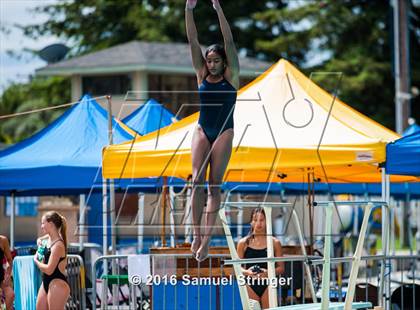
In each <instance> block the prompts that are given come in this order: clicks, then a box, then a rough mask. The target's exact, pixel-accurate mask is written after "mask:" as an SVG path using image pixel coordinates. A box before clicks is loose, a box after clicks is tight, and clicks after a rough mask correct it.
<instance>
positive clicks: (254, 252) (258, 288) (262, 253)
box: [244, 246, 267, 297]
mask: <svg viewBox="0 0 420 310" xmlns="http://www.w3.org/2000/svg"><path fill="white" fill-rule="evenodd" d="M261 257H267V248H265V249H254V248H251V247H249V246H248V247H247V248H246V250H245V253H244V258H261ZM254 265H258V266H260V268H264V269H267V263H255V264H246V265H245V268H246V269H249V268H251V267H252V266H254ZM250 287H251V288H252V290H253V291H254V292H255V294H257V295H258V296H259V297H261V296H262V295H263V294H264V292H265V290H266V288H267V285H262V284H255V285H250Z"/></svg>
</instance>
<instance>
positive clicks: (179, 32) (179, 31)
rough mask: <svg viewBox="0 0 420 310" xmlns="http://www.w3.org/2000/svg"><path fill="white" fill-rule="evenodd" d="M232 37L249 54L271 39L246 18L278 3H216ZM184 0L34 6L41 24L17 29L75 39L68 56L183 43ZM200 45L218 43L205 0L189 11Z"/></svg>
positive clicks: (89, 0) (90, 0)
mask: <svg viewBox="0 0 420 310" xmlns="http://www.w3.org/2000/svg"><path fill="white" fill-rule="evenodd" d="M222 3H223V8H224V11H225V12H226V15H227V17H228V20H229V22H230V24H231V27H232V32H233V34H234V37H235V41H236V43H237V45H238V46H239V47H241V48H242V49H243V50H244V52H246V53H248V54H249V55H252V54H254V52H255V39H256V38H260V39H263V40H272V39H274V38H275V37H276V35H275V34H274V33H272V32H271V31H268V30H269V29H266V28H265V26H264V25H262V24H260V23H259V22H258V21H257V20H255V19H254V18H253V17H252V16H253V14H254V13H257V12H260V11H263V10H266V9H267V8H268V7H270V8H273V9H277V8H280V7H282V6H284V5H283V4H282V2H281V1H268V0H263V1H254V0H242V1H241V3H240V5H238V3H237V2H236V1H222ZM184 8H185V0H143V1H141V0H139V1H134V0H107V1H103V0H73V1H63V2H59V3H56V4H49V5H45V6H42V5H40V6H39V7H38V8H36V12H38V13H43V14H47V15H49V17H50V18H49V19H48V21H46V22H45V23H42V24H36V25H30V26H27V27H23V29H24V32H25V34H26V35H28V36H29V37H32V38H38V37H40V36H43V35H46V34H49V35H56V36H61V37H62V38H63V39H66V40H70V42H74V43H75V48H74V49H73V51H72V52H73V53H74V54H80V53H86V52H90V51H94V50H98V49H103V48H106V47H109V46H113V45H116V44H120V43H124V42H127V41H131V40H144V41H163V42H186V35H185V25H184ZM194 15H195V19H196V23H197V30H198V32H199V39H200V42H201V43H202V44H205V45H206V44H208V45H209V44H211V43H214V42H222V37H221V34H220V31H219V29H218V19H217V16H216V12H215V11H214V10H213V8H212V4H211V0H200V1H199V2H198V5H197V7H196V9H195V12H194Z"/></svg>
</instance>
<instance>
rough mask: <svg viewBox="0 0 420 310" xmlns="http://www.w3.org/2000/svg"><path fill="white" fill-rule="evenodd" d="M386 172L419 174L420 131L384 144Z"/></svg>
mask: <svg viewBox="0 0 420 310" xmlns="http://www.w3.org/2000/svg"><path fill="white" fill-rule="evenodd" d="M385 171H386V173H387V174H398V175H410V176H420V131H417V132H414V133H412V134H411V135H408V136H405V137H402V138H401V139H398V140H396V141H394V142H392V143H389V144H388V145H387V146H386V166H385Z"/></svg>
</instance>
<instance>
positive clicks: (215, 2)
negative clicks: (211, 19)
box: [211, 0, 222, 11]
mask: <svg viewBox="0 0 420 310" xmlns="http://www.w3.org/2000/svg"><path fill="white" fill-rule="evenodd" d="M211 2H212V3H213V8H214V9H215V10H216V11H218V10H220V9H221V8H222V7H221V6H220V3H219V0H211Z"/></svg>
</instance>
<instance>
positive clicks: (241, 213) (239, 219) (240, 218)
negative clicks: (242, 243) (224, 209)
mask: <svg viewBox="0 0 420 310" xmlns="http://www.w3.org/2000/svg"><path fill="white" fill-rule="evenodd" d="M238 201H239V202H242V196H241V194H240V193H238ZM243 222H244V210H243V209H239V210H238V215H237V225H238V233H237V238H238V241H239V240H240V239H241V238H242V233H243Z"/></svg>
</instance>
